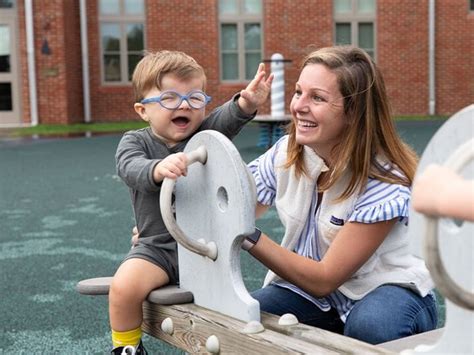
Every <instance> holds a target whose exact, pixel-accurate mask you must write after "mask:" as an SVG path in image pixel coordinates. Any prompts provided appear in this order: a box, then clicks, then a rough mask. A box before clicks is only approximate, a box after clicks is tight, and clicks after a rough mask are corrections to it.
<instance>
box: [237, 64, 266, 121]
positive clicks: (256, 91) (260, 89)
mask: <svg viewBox="0 0 474 355" xmlns="http://www.w3.org/2000/svg"><path fill="white" fill-rule="evenodd" d="M272 81H273V74H270V75H269V76H268V78H267V79H265V64H263V63H260V64H259V66H258V69H257V74H255V78H253V80H252V81H251V82H250V83H249V84H248V85H247V87H246V88H245V89H244V90H242V91H241V92H240V97H239V100H238V101H237V103H238V104H239V107H240V109H241V110H242V111H244V112H245V113H246V114H248V115H250V114H252V113H254V112H255V111H256V110H257V108H258V107H259V106H260V105H262V104H263V103H265V101H266V100H267V99H268V95H269V94H270V89H271V86H272Z"/></svg>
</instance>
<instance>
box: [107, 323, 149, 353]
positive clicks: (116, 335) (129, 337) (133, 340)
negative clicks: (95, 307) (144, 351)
mask: <svg viewBox="0 0 474 355" xmlns="http://www.w3.org/2000/svg"><path fill="white" fill-rule="evenodd" d="M141 338H142V328H140V327H138V328H136V329H132V330H128V331H126V332H117V331H115V330H113V329H112V344H113V346H114V348H116V347H119V346H127V345H132V346H134V347H136V346H137V345H138V343H140V339H141Z"/></svg>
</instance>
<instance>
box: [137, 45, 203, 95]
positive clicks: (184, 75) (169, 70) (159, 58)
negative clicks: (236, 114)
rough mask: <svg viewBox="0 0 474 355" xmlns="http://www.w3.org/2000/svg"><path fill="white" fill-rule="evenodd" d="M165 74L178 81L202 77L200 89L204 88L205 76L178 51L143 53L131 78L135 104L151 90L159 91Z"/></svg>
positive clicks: (192, 61)
mask: <svg viewBox="0 0 474 355" xmlns="http://www.w3.org/2000/svg"><path fill="white" fill-rule="evenodd" d="M166 74H173V75H174V76H176V77H177V78H178V79H181V80H189V79H192V78H196V77H197V78H199V77H202V89H203V90H204V89H205V87H206V74H205V73H204V69H203V68H202V67H201V66H200V65H199V64H198V63H197V62H196V60H195V59H194V58H193V57H191V56H189V55H187V54H186V53H184V52H180V51H168V50H163V51H158V52H155V53H151V52H145V55H144V57H143V58H142V59H141V60H140V62H138V64H137V66H136V67H135V70H134V71H133V76H132V85H133V92H134V96H135V102H140V101H142V100H143V99H144V98H145V95H146V94H147V93H148V92H149V91H150V90H152V89H153V88H158V90H161V80H162V79H163V76H164V75H166Z"/></svg>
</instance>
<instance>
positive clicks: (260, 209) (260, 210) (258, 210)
mask: <svg viewBox="0 0 474 355" xmlns="http://www.w3.org/2000/svg"><path fill="white" fill-rule="evenodd" d="M269 208H270V206H267V205H263V204H261V203H260V202H257V206H256V207H255V218H256V219H258V218H260V217H262V216H263V215H264V214H265V213H266V212H267V211H268V209H269Z"/></svg>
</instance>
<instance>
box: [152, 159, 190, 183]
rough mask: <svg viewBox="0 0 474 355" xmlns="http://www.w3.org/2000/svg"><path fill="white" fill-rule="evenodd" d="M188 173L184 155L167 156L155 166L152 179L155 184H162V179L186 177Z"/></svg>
mask: <svg viewBox="0 0 474 355" xmlns="http://www.w3.org/2000/svg"><path fill="white" fill-rule="evenodd" d="M187 171H188V158H187V157H186V155H185V154H184V153H176V154H171V155H168V156H167V157H166V158H165V159H163V160H162V161H160V162H159V163H158V164H156V166H155V169H153V179H154V180H155V182H157V183H159V182H162V181H163V179H164V178H170V179H177V178H179V177H180V176H186V174H187Z"/></svg>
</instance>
